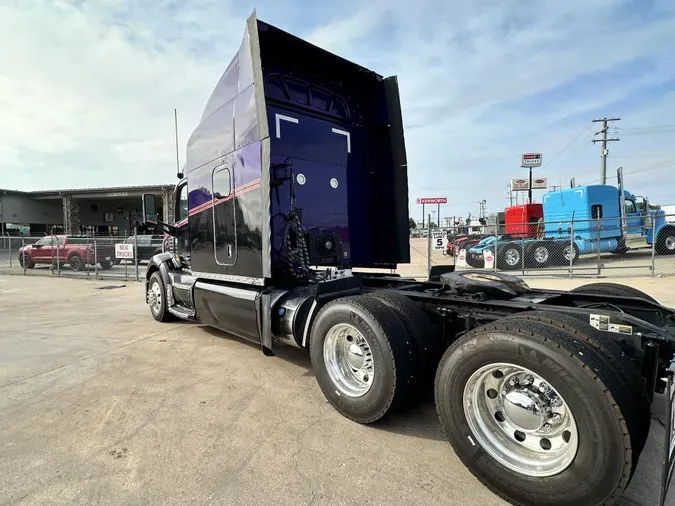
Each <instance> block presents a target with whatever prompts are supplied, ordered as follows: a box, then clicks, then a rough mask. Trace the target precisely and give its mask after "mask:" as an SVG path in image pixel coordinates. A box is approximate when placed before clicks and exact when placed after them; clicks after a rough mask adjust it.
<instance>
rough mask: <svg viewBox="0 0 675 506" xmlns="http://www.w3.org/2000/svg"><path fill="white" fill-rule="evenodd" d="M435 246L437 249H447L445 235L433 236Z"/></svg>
mask: <svg viewBox="0 0 675 506" xmlns="http://www.w3.org/2000/svg"><path fill="white" fill-rule="evenodd" d="M433 247H434V249H435V250H439V249H442V250H444V249H445V237H434V238H433Z"/></svg>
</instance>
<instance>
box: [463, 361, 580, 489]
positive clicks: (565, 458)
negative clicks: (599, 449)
mask: <svg viewBox="0 0 675 506" xmlns="http://www.w3.org/2000/svg"><path fill="white" fill-rule="evenodd" d="M464 414H465V416H466V419H467V422H468V424H469V426H470V427H471V431H472V433H473V434H474V435H475V437H476V438H477V439H478V443H479V444H480V445H481V446H482V447H483V448H485V450H486V451H487V452H488V453H489V454H490V455H491V456H492V457H493V458H494V459H495V460H497V461H498V462H500V463H501V464H502V465H504V466H505V467H507V468H509V469H511V470H512V471H515V472H518V473H521V474H524V475H528V476H536V477H546V476H553V475H555V474H558V473H560V472H562V471H564V470H565V469H567V467H569V465H570V464H571V463H572V461H573V460H574V458H575V456H576V453H577V449H578V445H579V435H578V431H577V425H576V422H575V419H574V416H573V414H572V412H571V410H570V408H569V406H568V405H567V403H566V402H565V400H564V399H563V398H562V396H561V395H560V394H559V393H558V392H557V391H556V390H555V389H553V388H552V387H551V386H550V385H549V384H548V383H547V382H546V381H545V380H544V379H543V378H542V377H541V376H539V375H537V374H535V373H533V372H532V371H530V370H529V369H526V368H524V367H521V366H517V365H514V364H509V363H495V364H489V365H486V366H484V367H481V368H480V369H478V370H477V371H476V372H475V373H474V374H472V375H471V377H470V378H469V380H468V381H467V383H466V386H465V388H464Z"/></svg>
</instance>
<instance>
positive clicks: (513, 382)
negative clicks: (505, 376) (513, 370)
mask: <svg viewBox="0 0 675 506" xmlns="http://www.w3.org/2000/svg"><path fill="white" fill-rule="evenodd" d="M518 383H520V382H519V381H518V378H516V377H515V376H514V377H513V378H511V379H510V380H509V385H511V386H512V387H515V386H516V385H517V384H518Z"/></svg>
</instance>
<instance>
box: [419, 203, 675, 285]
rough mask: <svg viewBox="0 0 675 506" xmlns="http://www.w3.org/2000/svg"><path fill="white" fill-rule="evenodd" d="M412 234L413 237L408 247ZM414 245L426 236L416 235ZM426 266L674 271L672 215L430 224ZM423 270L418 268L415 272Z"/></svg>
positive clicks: (537, 272) (592, 272)
mask: <svg viewBox="0 0 675 506" xmlns="http://www.w3.org/2000/svg"><path fill="white" fill-rule="evenodd" d="M413 241H415V239H412V238H411V249H412V244H413ZM416 241H417V248H418V249H420V248H424V246H425V242H424V241H422V240H420V239H417V240H416ZM426 244H427V245H428V246H427V248H428V249H427V250H426V251H427V254H428V263H427V265H426V272H428V270H429V269H430V267H431V266H435V265H455V269H456V270H465V269H486V270H495V271H500V272H505V273H510V274H514V275H516V276H521V277H525V276H532V277H598V278H600V277H602V278H604V277H622V278H625V277H644V276H652V277H662V276H671V275H675V215H674V216H670V215H667V216H663V215H657V216H656V217H645V216H630V215H629V216H628V217H626V218H621V217H615V218H608V217H598V218H595V219H586V220H574V219H571V220H568V221H556V222H544V221H543V220H539V221H535V222H528V223H516V224H507V225H500V226H499V227H498V228H497V230H495V227H494V226H493V227H484V229H483V230H479V231H476V230H475V229H473V230H472V231H471V233H466V231H465V230H462V229H459V230H457V229H456V230H441V229H432V230H431V240H427V241H426ZM423 275H424V274H423V273H422V272H420V269H419V268H418V269H417V272H416V275H415V277H421V276H423Z"/></svg>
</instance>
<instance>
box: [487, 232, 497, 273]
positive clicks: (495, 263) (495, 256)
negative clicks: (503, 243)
mask: <svg viewBox="0 0 675 506" xmlns="http://www.w3.org/2000/svg"><path fill="white" fill-rule="evenodd" d="M497 249H499V230H497V229H496V228H495V253H494V255H492V256H493V257H494V263H493V264H492V268H493V269H494V271H495V272H497ZM483 258H485V254H483ZM483 268H485V263H483Z"/></svg>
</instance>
